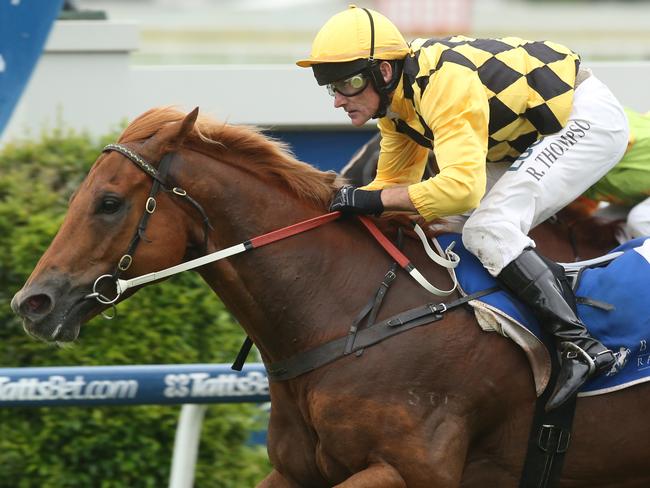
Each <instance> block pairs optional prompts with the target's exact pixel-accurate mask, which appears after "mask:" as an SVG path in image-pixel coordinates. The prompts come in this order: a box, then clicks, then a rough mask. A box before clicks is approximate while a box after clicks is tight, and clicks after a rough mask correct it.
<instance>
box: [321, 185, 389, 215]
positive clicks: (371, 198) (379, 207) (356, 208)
mask: <svg viewBox="0 0 650 488" xmlns="http://www.w3.org/2000/svg"><path fill="white" fill-rule="evenodd" d="M335 210H339V211H340V212H343V213H352V214H365V215H377V216H378V215H380V214H381V213H382V212H383V211H384V204H383V203H381V190H360V189H359V188H356V187H354V186H352V185H345V186H342V187H341V188H339V189H338V190H337V191H336V193H335V194H334V198H333V199H332V203H330V212H334V211H335Z"/></svg>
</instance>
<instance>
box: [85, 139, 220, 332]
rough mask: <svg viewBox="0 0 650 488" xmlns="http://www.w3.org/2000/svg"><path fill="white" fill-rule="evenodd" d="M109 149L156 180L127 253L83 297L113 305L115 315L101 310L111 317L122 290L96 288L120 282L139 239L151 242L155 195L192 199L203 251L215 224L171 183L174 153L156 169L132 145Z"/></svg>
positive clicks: (108, 149)
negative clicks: (199, 220) (200, 223)
mask: <svg viewBox="0 0 650 488" xmlns="http://www.w3.org/2000/svg"><path fill="white" fill-rule="evenodd" d="M110 151H115V152H118V153H120V154H122V155H123V156H124V157H126V158H127V159H128V160H129V161H131V162H132V163H133V164H135V165H136V166H137V167H138V168H139V169H141V170H142V171H144V172H145V173H146V174H148V175H149V176H150V177H151V179H152V180H153V183H152V185H151V190H150V191H149V197H148V198H147V201H146V203H145V206H144V212H143V213H142V217H140V221H139V223H138V227H137V229H136V232H135V234H134V235H133V238H132V239H131V242H130V243H129V247H128V249H127V251H126V253H125V254H124V255H123V256H122V257H121V258H120V260H119V262H118V263H117V266H116V268H115V271H113V273H112V274H105V275H102V276H100V277H99V278H97V279H96V280H95V283H94V284H93V292H92V293H90V294H88V295H86V296H85V297H84V298H87V299H93V298H94V299H96V300H97V301H98V302H100V303H102V304H104V305H110V306H112V307H113V314H112V315H106V314H102V315H104V317H106V318H109V319H110V318H113V317H114V316H115V302H116V301H117V300H118V299H119V298H120V293H119V292H118V293H117V294H116V296H115V298H113V299H110V298H108V297H106V296H105V295H103V294H102V293H100V292H99V291H97V290H98V284H99V283H100V282H101V281H102V280H103V279H110V280H111V281H113V282H116V283H117V280H118V279H119V278H120V276H122V274H123V273H124V272H125V271H126V270H127V269H129V268H130V267H131V264H132V263H133V255H134V254H135V251H136V249H137V247H138V244H139V243H140V241H141V240H144V241H146V242H151V241H150V240H149V239H147V236H146V235H145V231H146V229H147V224H148V223H149V218H150V217H151V216H152V215H153V213H154V212H155V211H156V206H157V203H156V196H157V195H158V193H159V192H160V191H161V190H162V191H165V192H168V193H170V194H172V195H175V196H177V197H181V198H184V199H185V200H187V201H188V202H189V203H191V204H192V206H194V208H195V209H196V210H197V211H198V212H199V213H200V214H201V217H202V219H203V251H204V252H205V251H206V249H207V243H208V229H211V228H212V226H211V225H210V220H209V218H208V216H207V214H206V213H205V210H203V207H201V205H200V204H199V203H198V202H197V201H196V200H194V199H193V198H192V197H190V196H189V195H188V194H187V192H186V191H185V190H183V189H182V188H180V187H178V186H172V185H171V184H170V177H169V168H170V167H171V163H172V161H173V160H174V157H175V153H167V154H165V155H164V156H163V158H162V160H161V161H160V164H159V165H158V169H156V168H155V167H154V166H153V165H152V164H151V163H149V162H147V161H146V160H145V159H144V158H143V157H142V156H140V155H139V154H138V153H136V152H135V151H133V150H132V149H129V148H128V147H126V146H124V145H122V144H108V145H107V146H106V147H104V149H103V150H102V152H110Z"/></svg>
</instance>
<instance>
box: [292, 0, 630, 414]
mask: <svg viewBox="0 0 650 488" xmlns="http://www.w3.org/2000/svg"><path fill="white" fill-rule="evenodd" d="M297 64H298V66H301V67H311V68H312V70H313V73H314V76H315V78H316V81H317V82H318V84H319V85H325V86H326V87H327V89H328V91H329V93H330V95H332V96H333V97H334V107H336V108H339V107H340V108H343V109H344V110H345V111H346V112H347V114H348V116H349V117H350V119H351V122H352V125H354V126H361V125H363V124H364V123H366V122H367V121H368V120H370V119H371V118H377V119H379V120H378V127H379V130H380V132H381V136H382V141H381V151H380V156H379V162H378V167H377V175H376V177H375V179H374V180H373V181H372V182H371V183H370V184H369V185H367V186H365V187H363V188H356V187H353V186H344V187H342V188H340V189H339V190H338V191H337V193H336V194H335V195H334V198H333V200H332V204H331V210H340V211H342V212H346V213H361V214H375V215H378V214H380V213H382V212H383V211H384V210H402V211H413V212H417V213H419V214H420V215H421V216H422V217H424V219H426V220H428V221H430V220H433V219H436V218H440V217H445V216H451V215H457V214H462V213H464V212H468V211H471V210H473V212H472V213H471V215H470V216H469V218H468V220H467V222H466V224H465V226H464V228H463V233H462V235H463V243H464V244H465V246H466V247H467V249H468V250H469V251H470V252H472V253H473V254H474V255H475V256H476V257H477V258H478V259H479V260H480V261H481V262H482V263H483V265H484V266H485V268H486V269H487V270H488V271H489V272H490V273H491V274H492V275H493V276H495V277H496V278H497V279H498V280H499V282H500V283H502V284H503V285H504V286H505V287H506V288H507V289H508V290H510V291H511V292H512V293H514V294H515V295H516V296H518V297H519V298H520V299H521V300H523V301H524V302H525V303H527V304H528V305H530V306H531V307H532V308H533V310H535V312H536V314H537V315H538V316H539V318H540V319H541V322H542V325H543V326H544V328H545V329H546V330H547V331H549V332H550V333H551V334H553V336H554V337H555V339H556V342H557V343H558V348H559V350H560V352H561V359H560V364H561V369H560V374H559V377H558V383H557V385H556V387H555V390H554V392H553V394H552V396H551V398H550V400H549V402H548V403H547V405H546V408H547V410H550V409H553V408H556V407H557V406H559V405H561V404H562V403H563V402H565V401H566V400H567V399H569V398H571V397H572V396H573V395H574V394H576V392H577V391H578V389H579V388H580V386H581V385H582V384H583V383H584V382H585V381H586V380H587V379H589V378H591V377H594V376H596V375H598V374H600V373H602V372H605V371H607V370H608V369H609V368H610V367H611V366H612V364H613V363H614V361H615V358H614V355H613V353H612V351H610V350H609V349H607V348H605V346H603V345H602V344H601V343H600V342H599V341H598V340H596V339H595V338H593V337H592V336H591V335H590V334H589V332H588V331H587V329H586V327H585V326H584V324H583V323H582V322H581V321H580V319H579V318H578V317H577V315H576V313H575V303H574V297H573V294H572V292H571V291H570V288H569V287H568V285H566V284H565V280H564V276H563V274H562V273H560V272H559V271H558V270H557V269H556V268H557V267H556V266H554V265H549V262H548V261H547V260H546V259H545V258H543V257H542V256H540V255H539V254H538V253H537V252H536V251H535V243H534V242H533V240H532V239H530V238H529V237H528V235H527V234H528V232H529V230H530V229H531V228H532V227H534V226H535V225H537V224H538V223H540V222H542V221H544V220H546V219H547V218H548V217H550V216H551V215H553V214H554V213H555V212H557V211H558V210H559V209H561V208H562V207H564V206H565V205H567V204H568V203H569V202H571V201H572V200H574V199H575V198H576V197H578V196H579V195H580V194H581V193H583V192H584V191H585V190H587V188H589V187H590V186H591V185H592V184H594V183H595V182H596V181H598V180H599V179H600V178H601V177H602V176H603V175H605V174H606V173H607V172H608V171H609V170H610V168H611V167H612V166H614V165H615V164H616V163H617V162H618V161H619V160H620V159H621V157H622V155H623V153H624V152H625V148H626V145H627V140H628V125H627V121H626V118H625V114H624V112H623V108H622V107H621V106H620V104H619V103H618V101H617V100H616V98H615V97H614V96H613V95H612V93H611V92H610V91H609V90H608V89H607V87H606V86H605V85H604V84H603V83H601V82H600V81H599V80H598V79H597V78H596V77H595V76H594V75H593V74H592V73H591V71H589V70H588V69H587V68H584V67H582V66H581V65H580V57H579V56H578V55H577V54H575V53H573V52H572V51H571V50H569V49H567V48H566V47H564V46H562V45H559V44H556V43H553V42H549V41H543V42H531V41H526V40H523V39H518V38H515V37H508V38H503V39H472V38H469V37H464V36H454V37H450V38H444V39H435V38H434V39H428V40H427V39H416V40H415V41H413V42H412V43H411V44H410V45H409V44H407V43H406V41H405V40H404V38H403V36H402V34H401V33H400V32H399V30H398V29H397V28H396V27H395V26H394V25H393V24H392V23H391V21H390V20H388V19H387V18H386V17H384V16H383V15H381V14H380V13H378V12H376V11H373V10H370V9H365V8H357V7H356V6H354V5H351V6H350V7H349V8H348V9H347V10H345V11H343V12H340V13H338V14H336V15H334V16H333V17H332V18H331V19H330V20H328V21H327V22H326V23H325V25H324V26H323V27H322V28H321V30H320V31H319V32H318V34H317V35H316V37H315V39H314V41H313V44H312V50H311V55H310V56H309V58H307V59H303V60H300V61H298V62H297ZM429 149H433V151H434V154H435V157H436V161H437V164H438V167H439V169H440V172H439V173H438V174H437V175H436V176H434V177H432V178H429V179H427V180H424V181H421V177H422V174H423V171H424V166H425V164H426V160H427V151H428V150H429Z"/></svg>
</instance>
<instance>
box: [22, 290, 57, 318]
mask: <svg viewBox="0 0 650 488" xmlns="http://www.w3.org/2000/svg"><path fill="white" fill-rule="evenodd" d="M51 309H52V300H51V299H50V297H49V296H48V295H45V294H43V293H40V294H38V295H30V296H28V297H27V298H25V299H24V300H23V302H22V303H21V304H20V311H21V313H22V314H23V315H24V316H26V317H34V316H41V315H45V314H47V313H48V312H49V311H50V310H51Z"/></svg>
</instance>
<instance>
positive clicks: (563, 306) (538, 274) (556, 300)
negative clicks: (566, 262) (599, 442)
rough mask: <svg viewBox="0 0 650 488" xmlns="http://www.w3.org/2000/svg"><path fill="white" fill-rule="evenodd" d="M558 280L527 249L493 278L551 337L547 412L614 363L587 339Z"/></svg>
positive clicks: (600, 346)
mask: <svg viewBox="0 0 650 488" xmlns="http://www.w3.org/2000/svg"><path fill="white" fill-rule="evenodd" d="M562 273H563V272H562ZM562 276H563V275H561V274H560V272H554V271H553V270H552V269H551V267H550V266H549V265H548V264H547V262H546V261H545V260H544V259H543V258H542V257H541V256H540V255H539V254H537V252H536V251H535V250H534V249H531V248H528V249H525V250H524V251H523V252H522V253H521V255H520V256H519V257H518V258H517V259H515V260H514V261H513V262H511V263H510V264H508V266H506V267H505V268H503V270H502V271H501V273H500V274H499V276H497V279H498V280H499V281H500V282H501V283H502V284H503V285H504V286H505V287H506V288H507V289H508V290H509V291H511V292H512V293H513V294H514V295H515V296H517V297H518V298H520V299H521V300H522V301H523V302H524V303H526V304H527V305H528V306H530V307H531V308H532V309H533V311H534V312H535V313H536V314H537V316H538V318H539V319H540V322H541V325H542V327H544V329H545V330H546V331H547V332H549V333H550V334H552V335H553V336H554V337H555V340H556V343H557V345H558V349H559V351H560V352H561V356H560V373H559V375H558V379H557V383H556V385H555V390H554V391H553V394H552V395H551V398H550V399H549V401H548V403H547V404H546V410H547V411H549V410H552V409H554V408H556V407H559V406H560V405H562V404H563V403H564V402H565V401H566V400H568V399H569V398H571V397H572V396H573V395H575V394H576V393H577V391H578V389H579V388H580V387H581V386H582V385H583V383H584V382H585V381H587V380H588V379H590V378H591V377H593V376H596V375H598V374H600V373H603V372H605V371H607V370H608V369H609V368H610V367H611V366H612V365H613V364H614V362H615V358H614V354H613V353H612V351H610V350H609V349H607V348H606V347H605V346H604V345H603V344H601V343H600V342H599V341H598V340H596V339H594V338H593V337H591V335H589V331H587V329H586V327H585V325H584V324H583V323H582V322H581V321H580V319H579V318H578V316H577V315H576V313H575V310H574V308H573V307H572V306H571V305H570V304H569V302H568V301H567V299H566V298H565V295H564V293H569V292H570V289H569V288H568V287H563V286H562V283H561V282H560V281H559V278H560V277H562ZM570 299H571V297H570Z"/></svg>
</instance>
